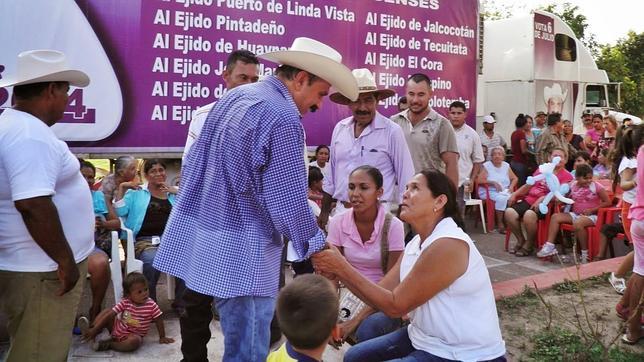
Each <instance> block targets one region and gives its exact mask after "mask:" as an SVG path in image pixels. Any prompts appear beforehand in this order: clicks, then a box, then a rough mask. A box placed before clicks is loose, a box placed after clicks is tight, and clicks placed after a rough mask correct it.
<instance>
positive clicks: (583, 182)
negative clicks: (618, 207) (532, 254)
mask: <svg viewBox="0 0 644 362" xmlns="http://www.w3.org/2000/svg"><path fill="white" fill-rule="evenodd" d="M570 198H571V199H573V200H574V201H575V203H574V204H572V210H571V211H570V212H559V213H556V214H554V215H552V218H551V219H550V225H549V226H548V241H546V243H545V244H544V245H543V248H541V250H540V251H539V252H538V253H537V256H539V257H546V256H550V255H554V254H557V248H556V247H555V242H556V239H557V234H559V226H560V225H561V224H564V223H568V224H572V225H573V226H574V227H575V235H576V236H577V241H579V244H580V245H581V263H582V264H585V263H587V262H588V232H587V231H586V227H588V226H593V225H595V223H596V222H597V211H598V210H599V209H600V208H602V207H609V206H610V205H611V201H610V199H609V198H608V194H607V193H606V190H604V188H603V187H602V185H601V184H599V183H598V182H596V181H593V169H592V168H590V166H589V165H586V164H581V165H578V166H577V168H575V181H573V182H572V183H571V186H570Z"/></svg>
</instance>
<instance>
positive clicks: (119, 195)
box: [114, 159, 182, 301]
mask: <svg viewBox="0 0 644 362" xmlns="http://www.w3.org/2000/svg"><path fill="white" fill-rule="evenodd" d="M165 168H166V167H165V164H164V163H163V162H162V161H161V160H158V159H150V160H147V161H145V164H144V165H143V173H144V175H145V178H146V180H147V181H148V185H147V188H146V187H140V186H139V184H138V183H137V182H135V181H130V182H123V183H121V184H120V185H119V187H118V189H117V191H116V197H115V200H116V201H115V202H114V207H115V208H116V213H117V214H118V216H119V217H122V218H124V219H125V227H127V228H129V229H131V230H132V232H133V233H134V239H135V240H136V241H135V243H134V249H135V257H136V258H137V259H140V260H141V261H142V262H143V275H145V277H146V278H147V279H148V283H149V286H150V298H152V299H154V300H155V301H156V300H157V298H156V296H157V293H156V286H157V281H158V280H159V275H160V272H159V271H158V270H156V269H154V267H153V266H152V262H153V261H154V257H155V256H156V254H157V250H158V248H159V245H158V243H159V241H160V240H159V239H158V238H160V237H161V235H163V231H164V230H165V225H166V223H167V222H168V218H169V217H170V212H171V211H172V205H173V204H174V199H175V193H176V192H177V189H176V188H175V187H169V186H167V185H166V173H165ZM181 284H182V283H180V282H177V283H176V286H177V288H178V291H179V292H177V295H178V296H180V295H181V293H180V289H182V285H181ZM177 300H179V299H177Z"/></svg>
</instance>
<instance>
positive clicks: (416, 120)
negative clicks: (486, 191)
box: [391, 73, 459, 185]
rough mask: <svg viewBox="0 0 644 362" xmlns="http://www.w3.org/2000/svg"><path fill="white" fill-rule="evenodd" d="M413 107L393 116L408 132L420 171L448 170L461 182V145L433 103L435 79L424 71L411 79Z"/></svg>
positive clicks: (409, 98)
mask: <svg viewBox="0 0 644 362" xmlns="http://www.w3.org/2000/svg"><path fill="white" fill-rule="evenodd" d="M406 97H407V103H409V108H408V109H407V110H405V111H402V112H400V113H398V114H396V115H394V116H392V117H391V120H392V121H394V122H395V123H396V124H398V125H399V126H400V127H401V128H402V130H403V133H404V134H405V137H406V139H407V144H408V145H409V151H410V152H411V157H412V159H413V160H414V168H415V170H416V172H420V171H422V170H424V169H431V170H437V171H440V172H444V173H445V174H446V175H447V177H449V179H450V180H452V182H453V183H454V185H458V154H459V153H458V146H457V144H456V135H455V133H454V128H452V125H451V124H450V122H449V121H448V120H447V119H446V118H445V117H443V116H441V115H440V114H439V113H438V112H436V111H435V110H433V109H432V108H431V107H430V106H429V100H430V99H431V97H432V82H431V80H430V79H429V77H428V76H427V75H425V74H422V73H416V74H413V75H412V76H410V77H409V79H408V80H407V89H406Z"/></svg>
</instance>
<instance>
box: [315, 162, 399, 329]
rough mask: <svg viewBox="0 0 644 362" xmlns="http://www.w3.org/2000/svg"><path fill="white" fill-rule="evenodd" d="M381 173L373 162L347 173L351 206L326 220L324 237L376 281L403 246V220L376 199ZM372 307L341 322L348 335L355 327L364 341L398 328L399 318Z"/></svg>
mask: <svg viewBox="0 0 644 362" xmlns="http://www.w3.org/2000/svg"><path fill="white" fill-rule="evenodd" d="M382 185H383V180H382V174H381V173H380V171H379V170H378V169H377V168H375V167H372V166H360V167H358V168H356V169H355V170H353V172H351V174H350V175H349V202H350V203H351V209H349V210H348V211H345V212H344V213H342V214H339V215H336V216H335V217H333V218H332V219H331V220H330V221H329V236H328V238H327V240H328V241H329V242H330V243H331V244H333V245H335V246H337V247H338V249H339V250H340V253H342V254H343V255H344V257H345V258H346V259H347V261H348V262H349V264H351V265H352V266H353V267H354V268H355V269H356V270H357V271H358V272H359V273H361V274H362V275H363V276H365V277H366V278H367V279H369V280H370V281H371V282H373V283H378V282H380V280H381V279H382V278H383V277H384V275H385V274H386V273H387V272H388V271H389V270H390V269H391V268H392V267H393V266H394V265H395V264H396V261H398V258H399V257H400V254H401V253H402V250H404V249H405V241H404V239H405V231H404V226H403V223H402V221H400V220H399V219H398V218H396V217H395V216H392V215H391V214H389V213H388V211H387V210H386V209H385V207H384V206H383V205H382V204H381V203H380V202H379V200H378V199H379V198H380V197H382V193H383V189H382ZM372 313H373V311H371V310H369V311H364V313H362V312H361V313H358V314H357V315H356V316H355V317H354V318H352V319H350V320H349V321H347V322H345V323H343V324H342V331H343V334H344V336H343V337H345V338H346V337H347V336H349V335H351V333H353V331H354V330H356V328H357V331H356V338H357V339H358V341H365V340H367V339H371V338H373V337H375V336H378V335H381V334H383V333H388V332H391V331H394V330H396V329H398V328H400V323H401V322H400V318H389V317H387V316H385V315H384V314H382V313H378V314H373V315H372Z"/></svg>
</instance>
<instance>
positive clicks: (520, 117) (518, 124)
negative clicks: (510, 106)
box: [514, 113, 528, 128]
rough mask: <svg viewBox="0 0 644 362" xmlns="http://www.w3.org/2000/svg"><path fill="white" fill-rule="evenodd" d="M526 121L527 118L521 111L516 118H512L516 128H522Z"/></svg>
mask: <svg viewBox="0 0 644 362" xmlns="http://www.w3.org/2000/svg"><path fill="white" fill-rule="evenodd" d="M526 123H528V119H527V118H526V116H525V115H523V113H519V115H518V116H517V118H516V119H515V120H514V126H515V127H516V128H523V127H525V124H526Z"/></svg>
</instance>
